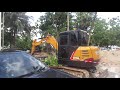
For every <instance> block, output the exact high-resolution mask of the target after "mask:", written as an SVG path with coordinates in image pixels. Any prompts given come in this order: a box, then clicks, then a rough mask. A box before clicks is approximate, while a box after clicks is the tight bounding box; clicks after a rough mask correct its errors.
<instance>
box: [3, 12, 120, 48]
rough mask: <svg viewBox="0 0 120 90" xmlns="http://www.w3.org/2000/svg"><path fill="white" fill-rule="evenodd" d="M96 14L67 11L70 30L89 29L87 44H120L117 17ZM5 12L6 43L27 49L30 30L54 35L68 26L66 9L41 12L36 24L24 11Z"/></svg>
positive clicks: (119, 25) (118, 20) (119, 21)
mask: <svg viewBox="0 0 120 90" xmlns="http://www.w3.org/2000/svg"><path fill="white" fill-rule="evenodd" d="M73 13H74V15H73ZM96 14H97V12H69V17H70V18H69V22H70V25H69V26H70V27H69V28H70V30H76V29H82V30H84V31H87V32H88V33H89V32H90V31H92V35H91V38H90V45H97V46H108V45H118V46H120V18H119V17H115V18H112V19H109V21H108V22H106V20H105V19H102V18H98V17H96ZM4 15H5V20H4V21H5V22H4V25H5V26H4V31H5V35H4V36H5V39H4V40H5V42H4V45H5V46H8V45H10V47H18V48H22V49H30V48H31V33H35V32H37V33H40V34H41V35H46V34H47V33H50V34H52V35H53V36H55V37H56V38H57V36H58V34H59V33H60V32H62V31H66V30H67V12H46V13H45V15H43V16H40V18H39V19H38V20H37V22H36V25H35V26H30V23H29V19H30V17H28V16H27V15H26V12H5V14H4ZM36 29H39V30H41V31H42V32H41V31H40V32H38V31H36Z"/></svg>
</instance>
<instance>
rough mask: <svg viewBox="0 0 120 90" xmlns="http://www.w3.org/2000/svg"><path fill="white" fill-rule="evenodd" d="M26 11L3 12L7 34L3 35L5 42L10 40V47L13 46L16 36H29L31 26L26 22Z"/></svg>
mask: <svg viewBox="0 0 120 90" xmlns="http://www.w3.org/2000/svg"><path fill="white" fill-rule="evenodd" d="M25 13H26V12H5V15H4V16H5V22H4V25H5V33H6V34H8V35H9V39H7V38H8V37H5V43H6V42H10V47H15V41H16V36H17V35H18V34H19V35H23V36H25V35H27V36H30V31H31V27H30V24H29V22H28V20H29V17H28V16H26V15H25ZM6 44H8V43H6Z"/></svg>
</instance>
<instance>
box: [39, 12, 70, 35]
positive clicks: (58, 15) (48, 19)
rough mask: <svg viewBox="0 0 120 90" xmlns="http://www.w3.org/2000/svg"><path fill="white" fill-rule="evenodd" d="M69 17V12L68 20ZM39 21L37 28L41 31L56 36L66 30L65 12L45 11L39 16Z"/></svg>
mask: <svg viewBox="0 0 120 90" xmlns="http://www.w3.org/2000/svg"><path fill="white" fill-rule="evenodd" d="M71 18H72V15H71V14H70V20H71ZM39 22H40V24H39V28H40V29H41V30H42V31H45V32H47V33H50V34H52V35H54V36H57V34H59V33H60V32H62V31H66V30H67V12H47V13H46V14H45V15H44V16H41V17H40V19H39ZM70 24H71V22H70ZM70 29H71V27H70Z"/></svg>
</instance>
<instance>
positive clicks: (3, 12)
mask: <svg viewBox="0 0 120 90" xmlns="http://www.w3.org/2000/svg"><path fill="white" fill-rule="evenodd" d="M2 21H3V22H2V24H3V27H2V30H3V33H2V35H3V39H2V47H3V48H4V12H3V18H2Z"/></svg>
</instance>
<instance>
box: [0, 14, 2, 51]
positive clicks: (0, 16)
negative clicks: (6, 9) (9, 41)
mask: <svg viewBox="0 0 120 90" xmlns="http://www.w3.org/2000/svg"><path fill="white" fill-rule="evenodd" d="M1 49H2V47H1V12H0V50H1Z"/></svg>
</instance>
